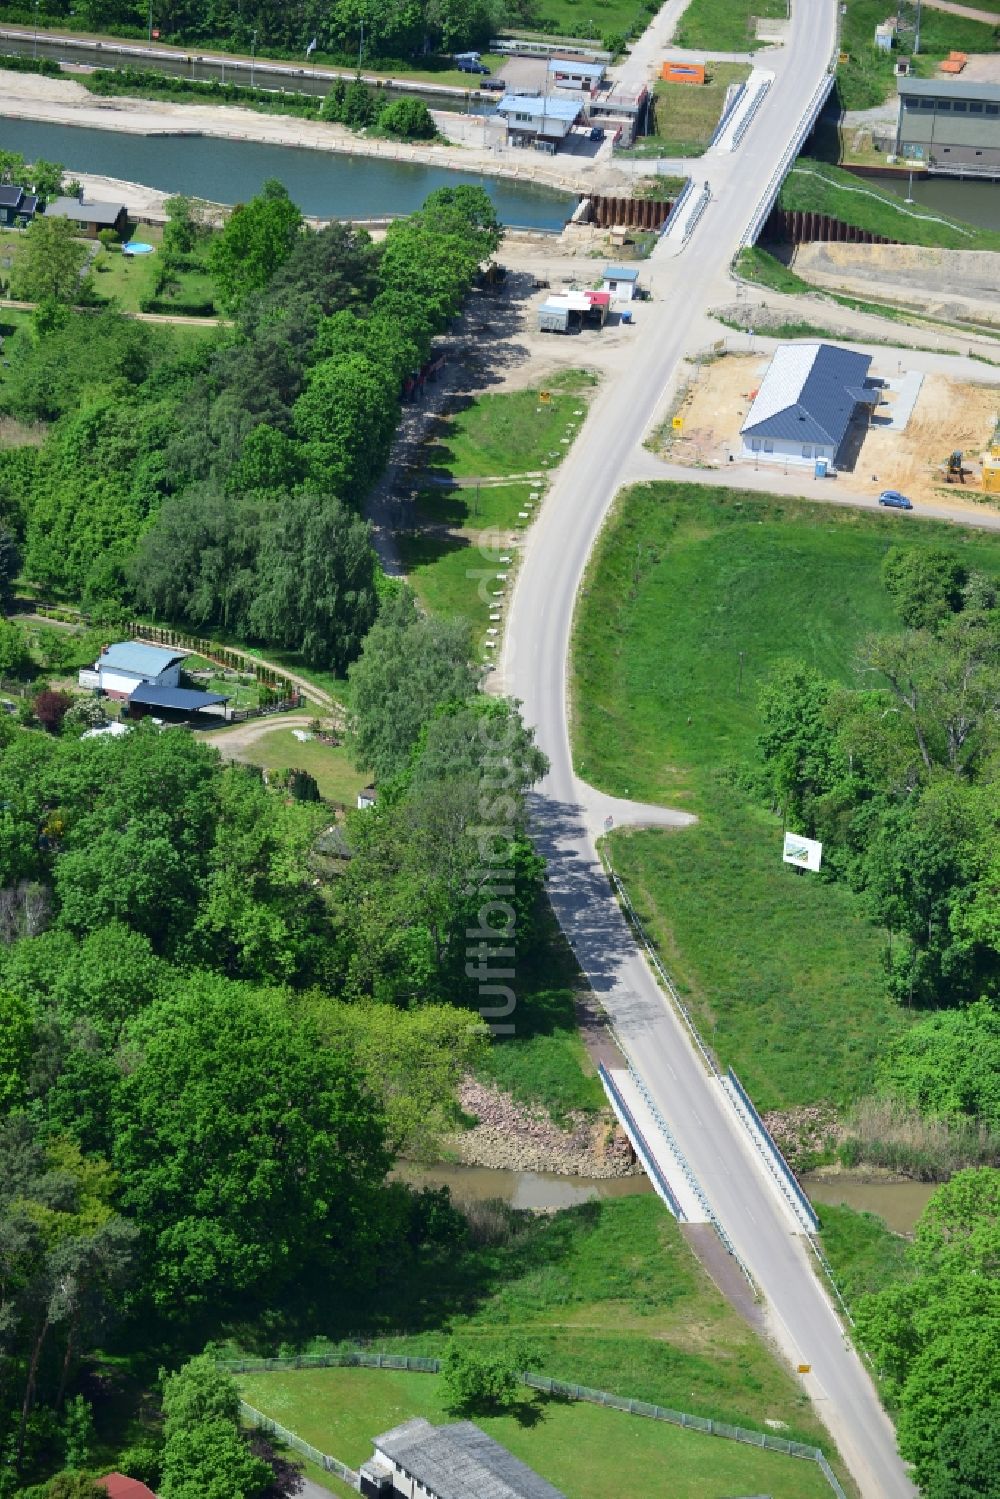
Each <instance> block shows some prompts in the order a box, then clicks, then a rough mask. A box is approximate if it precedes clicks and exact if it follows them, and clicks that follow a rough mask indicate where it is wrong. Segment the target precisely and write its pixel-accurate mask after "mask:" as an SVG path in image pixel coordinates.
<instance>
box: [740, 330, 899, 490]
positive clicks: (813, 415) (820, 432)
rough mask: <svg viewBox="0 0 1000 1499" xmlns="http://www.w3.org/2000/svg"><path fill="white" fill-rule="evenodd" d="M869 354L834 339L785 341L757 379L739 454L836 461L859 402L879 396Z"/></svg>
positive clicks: (866, 404) (803, 462)
mask: <svg viewBox="0 0 1000 1499" xmlns="http://www.w3.org/2000/svg"><path fill="white" fill-rule="evenodd" d="M870 365H871V359H870V357H869V356H868V355H867V354H856V353H854V351H853V350H852V349H838V348H837V347H836V346H835V345H834V344H821V343H815V344H813V343H809V344H784V345H783V346H782V347H781V348H780V349H778V350H776V352H775V355H774V358H773V359H772V360H771V363H770V364H769V365H768V367H767V372H766V374H765V375H764V378H763V380H762V381H761V383H760V387H759V389H758V390H757V393H756V395H755V396H754V398H753V404H752V405H751V407H750V410H749V411H748V412H747V417H746V421H745V422H744V423H743V426H742V427H741V428H740V436H741V438H742V442H743V452H742V456H743V458H744V459H750V460H752V461H754V462H757V461H759V462H763V463H792V464H800V465H804V466H810V465H813V464H815V463H817V462H819V461H820V460H823V461H825V462H826V464H827V467H828V468H833V467H834V466H836V464H837V460H838V455H841V454H842V452H843V449H844V447H845V444H846V439H847V436H848V433H849V431H850V428H851V423H852V421H853V420H854V416H855V413H856V412H857V410H858V408H859V407H862V408H865V414H866V418H867V414H868V411H869V410H870V408H871V407H872V406H874V405H875V404H876V403H877V401H878V390H877V389H876V388H875V387H874V386H869V385H868V384H867V383H866V382H867V379H868V370H869V367H870Z"/></svg>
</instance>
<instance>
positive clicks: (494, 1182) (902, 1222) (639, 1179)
mask: <svg viewBox="0 0 1000 1499" xmlns="http://www.w3.org/2000/svg"><path fill="white" fill-rule="evenodd" d="M396 1175H397V1176H398V1177H400V1178H401V1179H402V1180H403V1181H408V1182H410V1183H411V1184H412V1185H413V1186H415V1187H448V1188H450V1190H451V1194H452V1196H453V1197H454V1199H455V1201H456V1202H485V1201H488V1200H490V1199H497V1198H499V1199H500V1201H502V1202H506V1203H509V1204H510V1206H511V1207H513V1208H521V1209H531V1210H534V1211H536V1212H537V1211H540V1210H543V1211H544V1210H548V1211H552V1210H553V1209H557V1208H571V1207H576V1206H577V1204H578V1203H581V1202H595V1201H597V1200H599V1199H606V1198H611V1197H633V1196H635V1195H636V1194H637V1193H645V1192H651V1191H652V1190H653V1189H652V1187H651V1186H650V1184H649V1181H648V1179H647V1178H646V1177H645V1176H620V1177H609V1178H600V1177H590V1176H558V1175H556V1173H555V1172H552V1171H494V1170H491V1169H490V1168H489V1167H487V1166H459V1165H444V1164H438V1165H435V1166H427V1167H424V1166H412V1165H403V1166H401V1167H400V1168H399V1170H398V1171H397V1172H396ZM802 1185H803V1186H804V1187H805V1189H806V1191H807V1192H808V1194H809V1197H810V1199H811V1200H812V1202H813V1203H815V1205H816V1207H817V1208H819V1209H821V1208H822V1204H823V1203H843V1204H844V1205H845V1206H847V1207H850V1208H854V1209H855V1210H856V1211H857V1212H859V1213H874V1214H875V1215H876V1216H877V1217H879V1218H881V1219H883V1220H884V1222H885V1223H886V1224H887V1225H888V1226H889V1228H891V1229H892V1231H893V1232H894V1233H897V1234H910V1233H912V1232H913V1229H914V1225H915V1224H916V1221H917V1219H918V1218H919V1217H920V1214H921V1213H922V1212H923V1210H924V1207H925V1206H926V1204H927V1199H928V1198H929V1197H930V1195H931V1193H932V1192H933V1191H934V1183H933V1182H909V1181H902V1182H884V1181H866V1180H862V1179H859V1178H858V1177H852V1176H819V1175H816V1174H809V1175H805V1176H803V1177H802Z"/></svg>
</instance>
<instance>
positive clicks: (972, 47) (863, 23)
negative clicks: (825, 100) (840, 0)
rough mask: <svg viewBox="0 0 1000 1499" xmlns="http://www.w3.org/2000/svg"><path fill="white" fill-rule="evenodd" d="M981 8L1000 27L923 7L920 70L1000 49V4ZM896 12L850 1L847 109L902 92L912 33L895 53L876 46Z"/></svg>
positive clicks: (877, 3) (927, 73)
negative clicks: (952, 57) (900, 73)
mask: <svg viewBox="0 0 1000 1499" xmlns="http://www.w3.org/2000/svg"><path fill="white" fill-rule="evenodd" d="M696 3H697V0H696ZM741 3H742V0H741ZM973 9H976V10H989V11H994V10H995V11H996V12H997V22H998V24H997V25H996V26H990V25H988V24H987V23H986V22H984V21H972V20H969V19H968V17H966V16H956V15H953V14H951V13H950V12H945V11H938V10H931V9H930V8H929V7H928V6H924V7H923V13H922V16H921V21H920V54H919V56H917V57H915V58H913V59H912V62H913V66H914V71H915V72H916V73H918V74H919V75H920V76H922V77H924V78H931V77H933V76H934V73H935V70H936V68H937V65H938V63H939V62H941V60H942V59H943V58H945V57H947V56H948V53H949V52H951V51H956V52H995V51H996V50H997V49H998V48H1000V5H998V4H997V0H991V3H990V4H988V5H984V6H980V5H978V4H974V5H973ZM891 11H892V7H891V6H890V7H889V9H888V10H887V9H886V7H885V4H884V3H883V0H847V14H846V15H845V16H844V18H843V21H842V23H841V47H842V50H843V51H844V52H846V53H848V56H849V61H848V62H846V63H841V64H840V66H839V68H838V69H837V91H838V93H839V95H840V102H841V104H842V105H843V107H844V108H845V109H870V108H872V107H873V106H874V105H876V104H881V103H882V102H883V101H884V100H886V99H891V98H892V97H893V95H894V94H895V91H896V80H895V75H894V72H893V67H894V64H895V61H896V59H897V57H899V56H900V55H909V53H910V52H912V50H913V47H912V43H913V37H912V33H911V34H909V35H904V38H903V41H902V43H901V45H900V46H899V47H898V48H897V49H895V50H894V51H893V52H879V51H877V50H876V47H875V27H876V26H878V25H880V24H881V22H882V21H884V20H885V19H886V16H887V15H889V14H890V13H891Z"/></svg>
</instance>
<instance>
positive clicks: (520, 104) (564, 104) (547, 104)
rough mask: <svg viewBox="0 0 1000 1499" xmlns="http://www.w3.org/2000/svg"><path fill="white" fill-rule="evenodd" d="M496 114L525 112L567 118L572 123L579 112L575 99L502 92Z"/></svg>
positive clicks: (545, 116)
mask: <svg viewBox="0 0 1000 1499" xmlns="http://www.w3.org/2000/svg"><path fill="white" fill-rule="evenodd" d="M497 113H498V114H515V113H516V114H527V115H531V116H533V117H534V116H537V117H538V119H540V120H541V119H547V120H568V121H569V123H570V124H571V125H572V123H573V121H574V120H575V119H576V117H577V115H578V114H579V113H580V105H579V104H578V103H577V101H576V100H575V99H553V98H552V97H551V96H550V95H548V94H545V95H543V94H504V96H503V98H502V99H501V100H500V103H499V104H498V105H497Z"/></svg>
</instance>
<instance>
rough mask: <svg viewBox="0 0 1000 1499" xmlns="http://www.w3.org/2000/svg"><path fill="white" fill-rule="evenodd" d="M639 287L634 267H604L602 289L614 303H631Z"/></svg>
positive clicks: (637, 275) (637, 274)
mask: <svg viewBox="0 0 1000 1499" xmlns="http://www.w3.org/2000/svg"><path fill="white" fill-rule="evenodd" d="M638 285H639V271H638V269H637V267H636V266H634V265H606V266H605V267H604V281H603V289H604V290H605V291H609V292H610V293H611V298H612V301H614V302H631V301H632V299H633V297H634V296H635V294H636V289H637V287H638Z"/></svg>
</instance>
